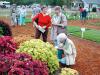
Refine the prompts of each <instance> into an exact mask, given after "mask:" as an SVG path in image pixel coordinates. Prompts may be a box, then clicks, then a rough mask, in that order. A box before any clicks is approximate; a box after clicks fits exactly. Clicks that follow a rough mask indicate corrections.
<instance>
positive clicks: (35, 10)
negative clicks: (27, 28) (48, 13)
mask: <svg viewBox="0 0 100 75" xmlns="http://www.w3.org/2000/svg"><path fill="white" fill-rule="evenodd" d="M40 12H41V8H40V6H39V5H38V6H33V9H32V17H31V18H33V17H34V16H35V15H37V14H38V13H40Z"/></svg>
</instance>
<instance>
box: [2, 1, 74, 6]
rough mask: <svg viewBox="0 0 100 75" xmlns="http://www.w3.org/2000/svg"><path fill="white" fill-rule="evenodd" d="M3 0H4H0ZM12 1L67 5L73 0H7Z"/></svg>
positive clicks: (15, 2) (25, 3) (19, 3)
mask: <svg viewBox="0 0 100 75" xmlns="http://www.w3.org/2000/svg"><path fill="white" fill-rule="evenodd" d="M0 1H3V0H0ZM5 1H9V2H11V4H13V3H14V4H18V5H22V4H24V5H29V4H33V3H40V4H45V5H60V6H62V5H67V6H70V3H71V2H72V1H73V0H5Z"/></svg>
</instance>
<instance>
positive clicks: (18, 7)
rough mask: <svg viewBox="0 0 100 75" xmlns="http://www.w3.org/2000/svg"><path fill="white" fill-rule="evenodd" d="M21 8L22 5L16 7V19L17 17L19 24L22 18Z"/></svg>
mask: <svg viewBox="0 0 100 75" xmlns="http://www.w3.org/2000/svg"><path fill="white" fill-rule="evenodd" d="M20 10H21V7H20V6H17V9H16V11H17V12H16V19H17V25H19V20H20Z"/></svg>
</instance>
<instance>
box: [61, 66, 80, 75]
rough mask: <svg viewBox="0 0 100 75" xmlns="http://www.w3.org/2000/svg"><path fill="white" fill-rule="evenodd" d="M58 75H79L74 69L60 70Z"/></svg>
mask: <svg viewBox="0 0 100 75" xmlns="http://www.w3.org/2000/svg"><path fill="white" fill-rule="evenodd" d="M60 75H79V73H78V72H77V71H76V70H74V69H70V68H62V70H61V74H60Z"/></svg>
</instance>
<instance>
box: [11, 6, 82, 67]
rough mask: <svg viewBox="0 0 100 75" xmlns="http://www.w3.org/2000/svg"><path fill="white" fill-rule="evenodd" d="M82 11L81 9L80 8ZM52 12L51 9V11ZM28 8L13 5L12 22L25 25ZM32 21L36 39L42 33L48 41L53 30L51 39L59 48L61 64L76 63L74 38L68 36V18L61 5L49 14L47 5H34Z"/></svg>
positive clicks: (69, 64)
mask: <svg viewBox="0 0 100 75" xmlns="http://www.w3.org/2000/svg"><path fill="white" fill-rule="evenodd" d="M80 11H81V9H80ZM49 12H50V11H49ZM26 15H27V13H26V8H25V6H22V7H17V8H16V7H14V6H13V7H12V9H11V24H12V26H15V25H20V26H21V25H25V17H26ZM31 19H32V23H33V24H34V28H35V39H39V38H40V37H41V35H42V38H43V41H44V42H47V38H48V32H49V31H50V32H51V40H52V42H53V43H54V46H55V48H57V50H58V52H57V56H58V59H59V62H60V64H65V65H67V67H70V66H71V65H74V64H75V58H76V48H75V45H74V43H73V42H72V40H70V39H69V38H68V36H67V34H68V32H67V18H66V16H65V15H64V14H63V12H62V9H61V7H60V6H55V8H54V15H53V16H51V15H50V14H48V7H47V6H42V7H41V6H33V7H32V16H31Z"/></svg>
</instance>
